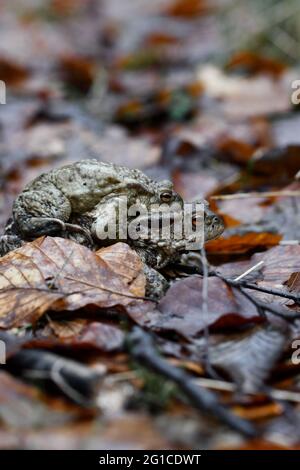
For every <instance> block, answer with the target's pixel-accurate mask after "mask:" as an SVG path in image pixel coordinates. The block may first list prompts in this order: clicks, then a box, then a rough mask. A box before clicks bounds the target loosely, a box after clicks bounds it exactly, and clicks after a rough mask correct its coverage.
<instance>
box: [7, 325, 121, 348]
mask: <svg viewBox="0 0 300 470" xmlns="http://www.w3.org/2000/svg"><path fill="white" fill-rule="evenodd" d="M0 338H1V336H0ZM124 338H125V334H124V333H123V331H122V330H121V329H120V328H118V327H117V326H114V325H108V324H105V323H100V322H96V321H92V322H90V323H87V320H85V319H76V320H70V321H52V320H51V321H49V324H47V325H46V327H45V328H44V329H43V330H42V331H41V332H36V334H35V337H34V338H33V339H29V340H28V342H27V344H26V346H27V347H30V348H47V349H53V348H57V347H59V348H62V347H63V348H66V349H72V350H74V349H84V350H92V351H95V350H96V351H98V352H99V351H101V352H112V351H118V350H119V349H121V347H122V345H123V342H124Z"/></svg>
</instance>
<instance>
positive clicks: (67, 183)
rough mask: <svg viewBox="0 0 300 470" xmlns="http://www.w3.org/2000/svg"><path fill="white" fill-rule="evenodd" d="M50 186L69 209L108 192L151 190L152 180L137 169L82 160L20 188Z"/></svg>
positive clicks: (85, 206) (87, 207)
mask: <svg viewBox="0 0 300 470" xmlns="http://www.w3.org/2000/svg"><path fill="white" fill-rule="evenodd" d="M49 185H54V186H55V188H57V189H58V190H60V191H61V192H62V193H63V194H64V196H65V197H66V198H67V199H68V200H69V202H70V204H71V206H72V212H74V213H83V212H85V211H87V210H90V209H92V208H93V207H94V206H95V205H96V204H97V203H98V202H99V201H101V199H102V198H104V197H105V196H107V195H110V194H118V193H127V192H130V191H135V192H144V191H147V192H152V191H155V185H156V183H155V182H154V181H152V180H151V179H150V178H148V177H147V176H146V175H144V174H143V173H142V172H141V171H139V170H131V169H128V168H125V167H122V166H117V165H114V164H110V163H104V162H99V161H97V160H83V161H80V162H77V163H73V164H70V165H66V166H64V167H61V168H58V169H54V170H52V171H50V172H49V173H47V174H43V175H41V176H39V177H38V178H36V179H35V180H34V181H32V183H30V184H29V185H27V187H26V188H25V190H24V191H32V190H47V186H48V187H49Z"/></svg>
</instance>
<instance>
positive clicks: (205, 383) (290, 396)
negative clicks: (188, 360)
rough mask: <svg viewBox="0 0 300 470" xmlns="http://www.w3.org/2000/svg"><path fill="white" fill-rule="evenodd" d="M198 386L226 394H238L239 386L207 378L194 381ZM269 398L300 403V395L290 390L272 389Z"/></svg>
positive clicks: (269, 391)
mask: <svg viewBox="0 0 300 470" xmlns="http://www.w3.org/2000/svg"><path fill="white" fill-rule="evenodd" d="M194 381H195V383H196V384H198V385H200V386H201V387H204V388H209V389H212V390H220V391H224V392H236V391H237V386H236V385H235V384H233V383H231V382H225V381H224V380H214V379H207V378H202V377H200V378H197V379H195V380H194ZM249 395H257V393H254V392H252V393H249ZM268 396H270V397H271V398H273V399H275V400H284V401H291V402H294V403H300V393H298V392H291V391H290V390H279V389H276V388H270V389H269V390H268Z"/></svg>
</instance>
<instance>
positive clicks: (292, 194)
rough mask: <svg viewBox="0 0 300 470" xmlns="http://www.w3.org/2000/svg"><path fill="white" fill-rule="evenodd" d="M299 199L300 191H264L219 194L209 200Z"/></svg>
mask: <svg viewBox="0 0 300 470" xmlns="http://www.w3.org/2000/svg"><path fill="white" fill-rule="evenodd" d="M281 196H282V197H300V191H266V192H262V193H260V192H252V193H235V194H220V195H217V196H211V197H210V199H216V200H221V201H225V200H231V199H248V198H252V197H255V198H256V197H262V198H264V197H281Z"/></svg>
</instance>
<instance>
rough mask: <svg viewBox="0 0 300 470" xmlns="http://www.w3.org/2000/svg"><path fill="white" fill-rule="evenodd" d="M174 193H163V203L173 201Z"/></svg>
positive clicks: (161, 197) (161, 196) (161, 198)
mask: <svg viewBox="0 0 300 470" xmlns="http://www.w3.org/2000/svg"><path fill="white" fill-rule="evenodd" d="M172 196H173V193H172V191H163V192H162V193H161V195H160V200H161V201H162V202H170V201H171V199H172Z"/></svg>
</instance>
